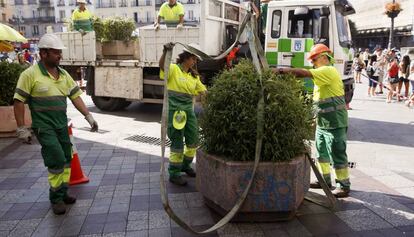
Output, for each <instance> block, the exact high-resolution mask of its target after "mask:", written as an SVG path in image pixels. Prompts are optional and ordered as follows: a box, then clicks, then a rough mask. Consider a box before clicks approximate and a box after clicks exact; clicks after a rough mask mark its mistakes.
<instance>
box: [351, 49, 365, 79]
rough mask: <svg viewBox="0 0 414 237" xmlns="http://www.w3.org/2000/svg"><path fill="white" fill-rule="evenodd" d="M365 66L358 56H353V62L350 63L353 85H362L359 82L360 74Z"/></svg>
mask: <svg viewBox="0 0 414 237" xmlns="http://www.w3.org/2000/svg"><path fill="white" fill-rule="evenodd" d="M364 67H365V65H364V62H363V61H362V60H361V57H360V54H359V53H357V54H355V57H354V61H353V63H352V68H353V69H354V77H355V83H362V82H361V72H362V69H364Z"/></svg>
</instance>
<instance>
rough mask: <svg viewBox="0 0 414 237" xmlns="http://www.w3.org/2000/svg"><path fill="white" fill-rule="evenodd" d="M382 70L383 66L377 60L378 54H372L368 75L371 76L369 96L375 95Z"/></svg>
mask: <svg viewBox="0 0 414 237" xmlns="http://www.w3.org/2000/svg"><path fill="white" fill-rule="evenodd" d="M380 70H381V67H380V63H379V62H377V55H375V54H374V55H371V57H370V59H369V62H368V67H367V76H368V78H369V85H368V96H375V89H376V87H377V85H378V80H379V76H380Z"/></svg>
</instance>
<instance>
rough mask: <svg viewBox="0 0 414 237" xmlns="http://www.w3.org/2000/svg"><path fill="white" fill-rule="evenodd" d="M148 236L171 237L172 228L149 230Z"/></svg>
mask: <svg viewBox="0 0 414 237" xmlns="http://www.w3.org/2000/svg"><path fill="white" fill-rule="evenodd" d="M148 236H149V237H171V229H170V228H160V229H152V230H149V233H148Z"/></svg>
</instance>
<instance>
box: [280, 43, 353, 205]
mask: <svg viewBox="0 0 414 237" xmlns="http://www.w3.org/2000/svg"><path fill="white" fill-rule="evenodd" d="M308 60H310V61H312V64H313V66H314V69H309V70H307V69H298V68H277V69H273V72H274V73H276V74H289V73H290V74H293V75H295V76H297V77H302V78H312V80H313V82H314V83H315V88H314V92H313V101H314V103H315V107H316V110H317V112H318V114H317V118H316V121H317V126H316V135H315V141H316V150H317V153H318V156H317V158H318V164H319V168H320V170H321V173H322V175H323V177H324V179H325V181H326V182H327V183H328V186H330V187H331V186H332V182H331V167H330V165H331V163H333V166H334V169H335V174H336V183H337V187H336V189H335V190H334V191H333V194H334V195H335V196H336V197H338V198H342V197H347V196H348V195H349V192H350V187H351V183H350V180H349V171H348V156H347V154H346V137H347V135H346V133H347V128H348V112H347V110H346V105H345V92H344V85H343V83H342V79H341V75H340V74H339V72H338V71H337V70H336V69H335V67H334V66H332V62H333V61H334V59H333V57H332V51H331V50H330V49H329V48H328V47H327V46H325V45H324V44H316V45H314V46H313V47H312V49H311V51H310V53H309V57H308ZM311 188H321V185H320V184H319V183H318V182H315V183H311Z"/></svg>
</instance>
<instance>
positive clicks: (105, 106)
mask: <svg viewBox="0 0 414 237" xmlns="http://www.w3.org/2000/svg"><path fill="white" fill-rule="evenodd" d="M92 101H93V103H94V104H95V106H96V107H98V109H100V110H102V111H117V110H122V109H124V108H125V107H127V106H128V105H130V104H131V102H130V101H126V100H125V99H122V98H112V97H103V96H94V95H93V96H92Z"/></svg>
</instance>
